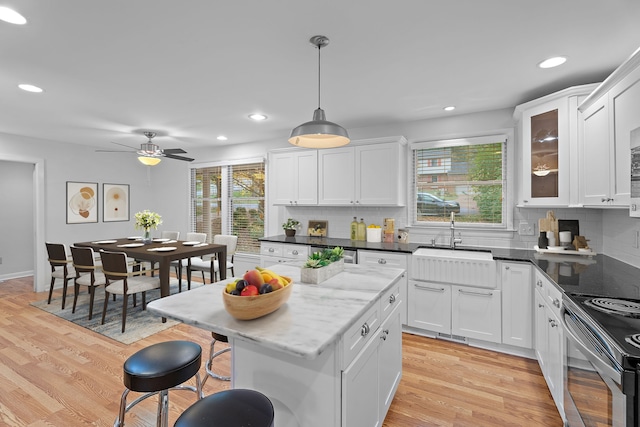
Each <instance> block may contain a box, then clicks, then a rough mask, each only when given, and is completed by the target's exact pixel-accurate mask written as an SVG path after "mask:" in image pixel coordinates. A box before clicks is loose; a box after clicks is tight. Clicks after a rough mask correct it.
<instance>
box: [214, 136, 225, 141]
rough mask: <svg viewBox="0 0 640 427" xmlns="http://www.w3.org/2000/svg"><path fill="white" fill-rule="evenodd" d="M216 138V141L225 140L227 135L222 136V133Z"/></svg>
mask: <svg viewBox="0 0 640 427" xmlns="http://www.w3.org/2000/svg"><path fill="white" fill-rule="evenodd" d="M216 139H217V140H218V141H226V140H227V137H226V136H224V135H219V136H218V137H217V138H216Z"/></svg>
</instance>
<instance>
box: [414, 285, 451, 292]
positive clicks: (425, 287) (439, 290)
mask: <svg viewBox="0 0 640 427" xmlns="http://www.w3.org/2000/svg"><path fill="white" fill-rule="evenodd" d="M413 286H414V287H416V288H418V289H424V290H425V291H432V292H444V288H430V287H428V286H421V285H418V284H415V285H413Z"/></svg>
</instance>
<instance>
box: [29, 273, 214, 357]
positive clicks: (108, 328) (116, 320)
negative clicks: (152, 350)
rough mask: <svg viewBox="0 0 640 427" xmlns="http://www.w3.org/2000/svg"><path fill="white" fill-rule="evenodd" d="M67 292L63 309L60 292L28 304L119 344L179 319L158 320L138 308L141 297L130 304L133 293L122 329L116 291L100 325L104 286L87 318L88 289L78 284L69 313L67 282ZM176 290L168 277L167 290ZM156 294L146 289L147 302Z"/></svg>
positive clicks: (159, 318)
mask: <svg viewBox="0 0 640 427" xmlns="http://www.w3.org/2000/svg"><path fill="white" fill-rule="evenodd" d="M182 285H183V286H182V290H183V292H184V291H185V289H186V285H187V284H186V281H185V280H183V282H182ZM198 286H202V284H201V283H194V282H192V284H191V288H192V289H193V288H195V287H198ZM69 288H70V292H69V293H68V294H67V301H66V304H65V309H64V310H62V308H61V307H62V296H59V297H57V298H52V299H51V304H47V300H46V299H44V300H42V301H35V302H32V303H31V305H32V306H34V307H37V308H39V309H41V310H44V311H46V312H48V313H51V314H55V315H56V316H58V317H60V318H62V319H65V320H68V321H70V322H73V323H75V324H76V325H80V326H82V327H85V328H87V329H90V330H92V331H94V332H97V333H99V334H101V335H104V336H106V337H109V338H111V339H114V340H116V341H119V342H121V343H123V344H131V343H134V342H136V341H138V340H141V339H143V338H146V337H148V336H151V335H153V334H155V333H158V332H161V331H164V330H165V329H168V328H170V327H172V326H174V325H176V324H178V323H179V322H177V321H175V320H171V319H167V321H166V322H165V323H162V319H161V317H159V316H157V315H156V314H153V313H151V312H150V311H147V310H145V311H143V310H142V297H141V295H139V294H138V295H137V306H136V307H133V297H132V296H129V301H128V306H127V323H126V328H125V331H124V333H122V332H121V331H122V296H121V295H118V296H117V297H116V301H113V299H111V300H109V305H108V306H107V316H106V318H105V322H104V325H101V324H100V322H101V320H102V307H103V304H104V288H102V287H100V288H98V289H96V296H95V301H94V302H93V317H92V319H91V320H89V292H88V291H87V288H86V287H81V288H80V294H79V295H78V303H77V305H76V312H75V313H72V312H71V309H72V307H73V285H72V284H71V283H70V284H69ZM177 292H178V282H177V280H172V281H171V294H175V293H177ZM158 298H160V290H159V289H154V290H152V291H147V303H149V302H150V301H153V300H155V299H158Z"/></svg>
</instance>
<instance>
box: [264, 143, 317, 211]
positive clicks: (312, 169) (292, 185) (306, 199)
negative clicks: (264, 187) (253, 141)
mask: <svg viewBox="0 0 640 427" xmlns="http://www.w3.org/2000/svg"><path fill="white" fill-rule="evenodd" d="M269 193H270V199H271V203H272V204H274V205H290V206H303V205H316V204H317V203H318V151H317V150H306V149H295V150H286V151H275V152H271V153H269Z"/></svg>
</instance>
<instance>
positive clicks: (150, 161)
mask: <svg viewBox="0 0 640 427" xmlns="http://www.w3.org/2000/svg"><path fill="white" fill-rule="evenodd" d="M143 134H144V136H146V137H147V138H149V141H147V142H145V143H143V144H140V149H139V150H138V149H136V148H135V147H130V146H128V145H125V144H120V143H119V142H113V141H112V143H113V144H117V145H122V146H123V147H127V148H131V149H132V150H134V151H113V150H96V151H97V152H103V153H129V152H133V153H137V154H138V160H139V161H140V163H142V164H144V165H147V166H154V165H157V164H158V163H160V161H161V160H162V157H167V158H169V159H175V160H184V161H185V162H192V161H193V160H194V159H192V158H190V157H184V156H179V155H178V154H184V153H186V151H184V150H183V149H182V148H167V149H162V148H160V147H159V146H158V145H156V144H154V143H153V141H152V140H153V138H154V137H155V136H156V133H155V132H148V131H147V132H144V133H143Z"/></svg>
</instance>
